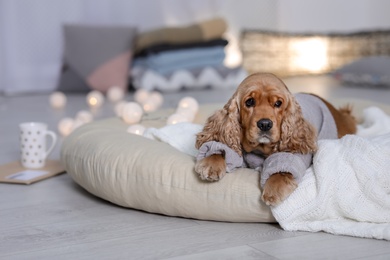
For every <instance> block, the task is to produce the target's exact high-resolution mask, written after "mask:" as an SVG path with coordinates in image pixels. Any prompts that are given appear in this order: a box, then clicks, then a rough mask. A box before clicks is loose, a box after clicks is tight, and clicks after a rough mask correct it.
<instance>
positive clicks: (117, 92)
mask: <svg viewBox="0 0 390 260" xmlns="http://www.w3.org/2000/svg"><path fill="white" fill-rule="evenodd" d="M124 96H125V91H124V90H123V88H121V87H118V86H112V87H110V88H109V89H108V91H107V98H108V100H110V101H111V102H118V101H120V100H122V99H123V97H124Z"/></svg>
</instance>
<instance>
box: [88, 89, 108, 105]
mask: <svg viewBox="0 0 390 260" xmlns="http://www.w3.org/2000/svg"><path fill="white" fill-rule="evenodd" d="M86 99H87V104H88V105H89V107H91V108H97V107H101V106H102V105H103V103H104V96H103V94H102V93H101V92H100V91H97V90H92V91H91V92H89V93H88V95H87V98H86Z"/></svg>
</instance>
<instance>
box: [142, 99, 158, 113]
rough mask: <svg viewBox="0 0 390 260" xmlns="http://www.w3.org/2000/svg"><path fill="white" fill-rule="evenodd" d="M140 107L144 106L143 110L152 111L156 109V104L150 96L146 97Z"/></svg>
mask: <svg viewBox="0 0 390 260" xmlns="http://www.w3.org/2000/svg"><path fill="white" fill-rule="evenodd" d="M142 107H143V108H144V111H145V112H153V111H156V110H157V108H158V107H157V104H156V102H154V101H153V100H151V99H150V98H148V99H147V100H146V101H145V102H144V103H143V104H142Z"/></svg>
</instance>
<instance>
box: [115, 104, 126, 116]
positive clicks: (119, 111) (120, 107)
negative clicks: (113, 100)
mask: <svg viewBox="0 0 390 260" xmlns="http://www.w3.org/2000/svg"><path fill="white" fill-rule="evenodd" d="M126 104H127V102H126V101H123V100H122V101H119V102H118V103H117V104H116V105H115V108H114V109H115V114H116V115H117V116H119V117H122V114H123V113H122V112H123V107H124V106H125V105H126Z"/></svg>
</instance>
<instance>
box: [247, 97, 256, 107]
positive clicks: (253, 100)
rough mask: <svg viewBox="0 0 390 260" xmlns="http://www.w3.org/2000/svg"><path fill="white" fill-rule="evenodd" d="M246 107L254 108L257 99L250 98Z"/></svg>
mask: <svg viewBox="0 0 390 260" xmlns="http://www.w3.org/2000/svg"><path fill="white" fill-rule="evenodd" d="M245 105H246V106H247V107H253V106H254V105H255V99H254V98H249V99H247V100H246V101H245Z"/></svg>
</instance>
